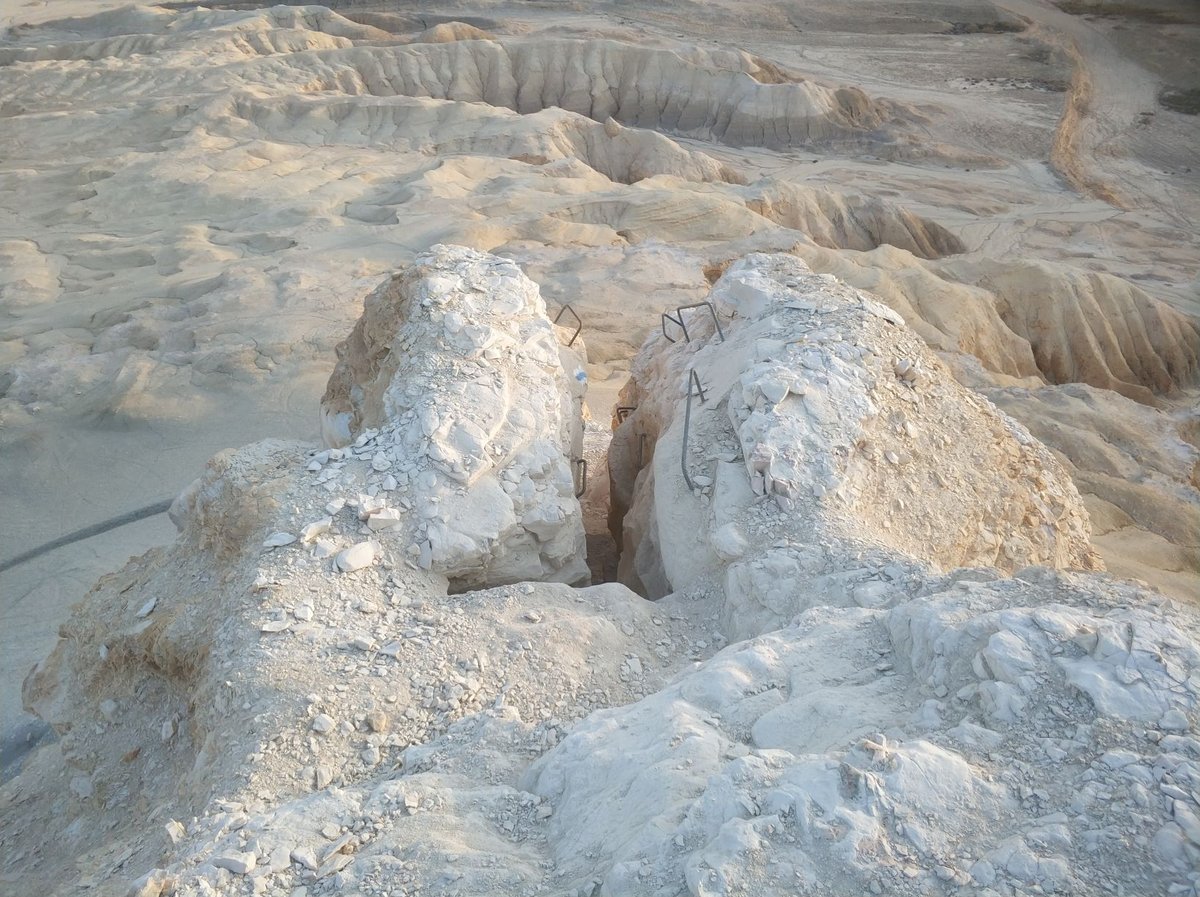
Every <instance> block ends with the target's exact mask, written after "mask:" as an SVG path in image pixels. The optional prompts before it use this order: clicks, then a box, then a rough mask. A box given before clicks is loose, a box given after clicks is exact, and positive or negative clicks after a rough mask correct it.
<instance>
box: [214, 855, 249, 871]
mask: <svg viewBox="0 0 1200 897" xmlns="http://www.w3.org/2000/svg"><path fill="white" fill-rule="evenodd" d="M212 864H213V865H214V866H216V867H217V868H218V869H228V870H229V871H230V872H232V873H233V874H234V875H247V874H249V873H250V872H253V871H254V867H255V866H257V865H258V858H257V857H255V856H254V854H252V853H227V854H222V855H221V856H219V857H213V861H212Z"/></svg>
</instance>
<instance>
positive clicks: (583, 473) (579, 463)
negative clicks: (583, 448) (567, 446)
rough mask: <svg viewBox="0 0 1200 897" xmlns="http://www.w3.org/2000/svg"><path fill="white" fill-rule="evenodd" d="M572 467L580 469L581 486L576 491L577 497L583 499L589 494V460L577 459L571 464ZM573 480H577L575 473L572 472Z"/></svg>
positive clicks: (579, 479)
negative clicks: (586, 493)
mask: <svg viewBox="0 0 1200 897" xmlns="http://www.w3.org/2000/svg"><path fill="white" fill-rule="evenodd" d="M571 466H572V467H575V468H578V469H579V477H578V482H579V485H578V486H577V487H576V489H575V497H576V498H583V493H585V492H587V458H576V459H575V460H574V461H572V462H571ZM571 479H572V480H574V479H576V477H575V472H574V471H571Z"/></svg>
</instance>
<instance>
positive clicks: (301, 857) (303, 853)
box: [292, 847, 320, 872]
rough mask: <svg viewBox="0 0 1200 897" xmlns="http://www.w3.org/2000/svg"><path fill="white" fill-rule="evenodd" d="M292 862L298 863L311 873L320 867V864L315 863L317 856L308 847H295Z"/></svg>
mask: <svg viewBox="0 0 1200 897" xmlns="http://www.w3.org/2000/svg"><path fill="white" fill-rule="evenodd" d="M292 862H293V863H299V864H300V865H301V866H303V867H304V868H305V869H308V870H309V871H311V872H316V871H317V868H318V867H319V866H320V863H318V862H317V855H316V854H315V853H314V852H313V851H312V850H311V849H310V848H308V847H297V848H296V849H295V850H293V851H292Z"/></svg>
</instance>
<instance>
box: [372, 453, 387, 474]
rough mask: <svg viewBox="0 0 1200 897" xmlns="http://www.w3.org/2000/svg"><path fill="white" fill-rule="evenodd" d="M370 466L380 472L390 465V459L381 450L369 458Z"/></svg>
mask: <svg viewBox="0 0 1200 897" xmlns="http://www.w3.org/2000/svg"><path fill="white" fill-rule="evenodd" d="M371 466H372V467H373V468H375V470H377V471H379V472H380V473H382V472H383V471H385V470H387V469H388V468H390V467H391V466H392V459H391V458H389V457H388V456H387V455H385V454H384V453H383V452H376V453H375V457H374V458H372V459H371Z"/></svg>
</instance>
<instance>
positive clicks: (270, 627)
mask: <svg viewBox="0 0 1200 897" xmlns="http://www.w3.org/2000/svg"><path fill="white" fill-rule="evenodd" d="M291 625H292V621H291V620H267V622H265V623H263V624H262V625H261V626H260V627H258V630H259V632H283V631H284V630H285V629H288V628H290V627H291Z"/></svg>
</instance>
